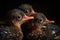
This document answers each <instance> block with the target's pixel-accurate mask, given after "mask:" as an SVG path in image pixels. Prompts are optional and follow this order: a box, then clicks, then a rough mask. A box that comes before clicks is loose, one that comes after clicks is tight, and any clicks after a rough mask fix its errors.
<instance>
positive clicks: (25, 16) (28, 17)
mask: <svg viewBox="0 0 60 40" xmlns="http://www.w3.org/2000/svg"><path fill="white" fill-rule="evenodd" d="M30 19H34V17H32V16H27V15H24V17H23V18H22V20H23V21H28V20H30Z"/></svg>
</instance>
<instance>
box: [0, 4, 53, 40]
mask: <svg viewBox="0 0 60 40" xmlns="http://www.w3.org/2000/svg"><path fill="white" fill-rule="evenodd" d="M52 23H54V21H50V20H48V19H47V17H46V16H45V15H44V14H43V13H40V12H35V11H34V9H33V8H32V6H31V5H29V4H22V5H20V6H18V8H17V9H13V10H11V11H9V12H8V13H7V15H6V21H4V23H3V24H1V23H0V40H54V38H49V33H48V31H47V27H46V26H47V25H49V24H52ZM48 27H49V26H48ZM47 35H48V36H47Z"/></svg>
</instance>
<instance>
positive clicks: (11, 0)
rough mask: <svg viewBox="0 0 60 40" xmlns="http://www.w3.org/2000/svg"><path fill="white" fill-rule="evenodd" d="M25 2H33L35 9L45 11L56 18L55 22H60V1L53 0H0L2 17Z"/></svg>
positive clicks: (49, 16) (47, 14)
mask: <svg viewBox="0 0 60 40" xmlns="http://www.w3.org/2000/svg"><path fill="white" fill-rule="evenodd" d="M23 3H27V4H31V5H32V6H33V8H34V10H35V11H37V12H42V13H44V14H45V15H46V17H47V18H48V19H50V20H54V21H55V24H60V18H59V17H60V15H59V13H60V12H59V10H58V9H59V6H58V5H59V3H57V1H53V0H50V1H48V0H45V1H43V0H0V18H2V16H5V15H6V13H7V12H8V11H9V10H12V9H14V8H17V6H18V5H20V4H23ZM57 4H58V5H57Z"/></svg>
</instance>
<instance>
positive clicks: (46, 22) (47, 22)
mask: <svg viewBox="0 0 60 40" xmlns="http://www.w3.org/2000/svg"><path fill="white" fill-rule="evenodd" d="M51 23H55V21H51V20H46V21H45V22H43V24H44V25H47V24H51Z"/></svg>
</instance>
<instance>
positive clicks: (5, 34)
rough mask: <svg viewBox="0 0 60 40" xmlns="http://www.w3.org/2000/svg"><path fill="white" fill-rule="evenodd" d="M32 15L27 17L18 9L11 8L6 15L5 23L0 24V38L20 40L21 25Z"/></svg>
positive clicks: (1, 39) (2, 39)
mask: <svg viewBox="0 0 60 40" xmlns="http://www.w3.org/2000/svg"><path fill="white" fill-rule="evenodd" d="M30 19H33V17H28V16H26V15H25V13H24V12H23V11H21V10H18V9H13V10H11V11H9V12H8V14H7V16H6V24H0V40H22V38H23V33H22V30H21V25H22V24H23V23H24V22H26V21H28V20H30Z"/></svg>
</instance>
